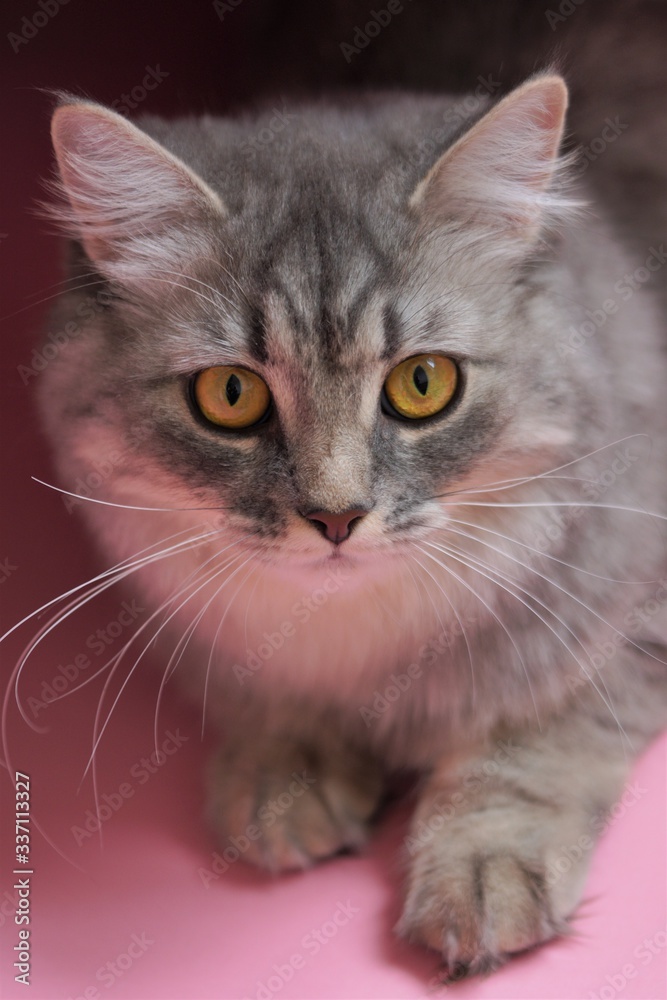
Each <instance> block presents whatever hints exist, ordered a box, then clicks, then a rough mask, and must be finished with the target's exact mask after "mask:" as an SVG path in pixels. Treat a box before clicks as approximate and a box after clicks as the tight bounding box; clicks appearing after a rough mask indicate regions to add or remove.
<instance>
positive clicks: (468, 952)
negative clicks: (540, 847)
mask: <svg viewBox="0 0 667 1000" xmlns="http://www.w3.org/2000/svg"><path fill="white" fill-rule="evenodd" d="M397 930H398V932H399V934H401V935H402V936H404V937H407V938H408V939H409V940H411V941H415V942H419V943H421V944H425V945H427V946H429V947H431V948H433V949H435V950H436V951H438V952H439V953H440V955H441V956H442V960H443V966H444V970H443V980H444V981H448V982H453V981H455V980H458V979H463V978H465V977H466V976H471V975H480V974H481V975H483V974H486V973H489V972H491V971H493V970H494V969H496V968H498V967H499V966H500V965H502V964H504V962H506V961H507V960H508V958H509V957H510V956H511V955H513V954H515V953H517V952H520V951H525V950H526V949H528V948H532V947H534V946H536V945H538V944H542V943H543V942H545V941H548V940H549V939H551V938H553V937H555V936H557V935H558V934H561V933H563V932H564V931H565V930H566V922H565V920H564V919H563V918H562V917H561V916H559V915H557V914H555V913H554V906H553V901H552V899H551V897H550V894H549V887H548V885H547V882H546V878H545V873H544V870H543V869H542V867H541V866H540V865H539V864H538V863H536V862H535V861H534V860H533V859H531V860H527V859H525V858H522V857H520V856H518V855H516V854H512V853H507V854H505V853H497V854H496V853H491V854H482V853H477V854H472V855H471V856H469V857H460V856H459V857H458V858H456V857H449V858H448V857H446V856H445V857H443V856H440V857H439V858H431V859H429V860H427V859H426V858H424V859H422V864H420V865H419V866H418V868H417V870H416V871H415V872H413V877H412V880H411V883H410V886H409V890H408V894H407V899H406V903H405V908H404V911H403V915H402V917H401V920H400V921H399V924H398V927H397Z"/></svg>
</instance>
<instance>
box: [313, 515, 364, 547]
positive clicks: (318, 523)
mask: <svg viewBox="0 0 667 1000" xmlns="http://www.w3.org/2000/svg"><path fill="white" fill-rule="evenodd" d="M366 514H368V511H367V510H366V509H365V508H363V507H352V508H351V509H350V510H344V511H343V512H342V513H341V514H332V513H331V512H330V511H328V510H316V511H313V513H312V514H306V517H307V518H308V519H309V520H310V521H312V522H313V524H314V525H315V527H316V528H317V530H318V531H321V532H322V534H323V535H324V537H325V538H328V539H329V541H330V542H333V543H334V545H340V543H341V542H344V541H345V539H346V538H349V535H350V531H351V530H352V526H353V525H354V524H355V523H356V522H357V521H360V520H361V519H362V517H365V516H366Z"/></svg>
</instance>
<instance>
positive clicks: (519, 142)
mask: <svg viewBox="0 0 667 1000" xmlns="http://www.w3.org/2000/svg"><path fill="white" fill-rule="evenodd" d="M567 103H568V94H567V88H566V86H565V83H564V81H563V79H562V78H561V77H560V76H557V75H549V76H541V77H536V78H534V79H532V80H528V81H527V82H526V83H524V84H523V85H522V86H520V87H518V88H517V89H516V90H514V91H512V93H510V94H509V95H508V96H507V97H505V98H504V99H503V100H501V101H500V102H499V103H498V104H496V105H495V107H493V108H492V109H491V110H490V111H489V112H488V113H487V114H486V115H484V117H483V118H481V119H480V120H479V121H478V122H477V123H476V124H475V125H473V126H472V128H471V129H470V130H469V131H468V132H466V133H465V134H464V135H463V136H461V137H460V138H459V139H458V140H457V141H456V142H455V143H454V144H453V146H451V147H450V148H449V149H448V150H447V151H446V152H445V153H444V154H443V155H442V156H441V157H440V159H439V160H438V161H437V162H436V163H435V164H434V166H433V167H432V168H431V169H430V170H429V172H428V174H427V175H426V177H425V178H424V179H423V180H422V181H421V182H420V184H419V185H418V186H417V188H416V190H415V191H414V193H413V195H412V198H411V200H410V204H411V205H412V206H413V207H414V208H416V209H417V210H418V211H420V213H422V214H423V215H424V217H425V218H426V219H429V220H431V221H432V222H434V223H436V224H437V223H438V222H444V221H446V220H456V221H458V222H464V223H468V222H469V223H472V224H476V225H479V226H481V227H482V228H484V229H485V230H487V231H489V232H494V233H496V234H498V235H500V236H505V237H506V238H509V239H508V240H507V242H508V244H509V245H511V243H512V242H516V241H517V240H518V241H519V242H523V243H524V244H525V243H526V242H528V243H529V244H530V243H533V242H534V241H535V240H536V239H537V236H538V235H539V232H540V228H541V226H542V225H543V224H544V222H546V221H552V218H553V216H554V215H556V216H558V213H559V210H562V209H563V208H565V207H566V206H567V204H568V203H567V202H566V201H565V199H563V198H562V197H560V196H559V194H558V192H557V191H556V190H554V189H553V182H554V180H555V176H554V175H555V173H556V172H557V169H558V166H559V159H558V150H559V146H560V142H561V138H562V135H563V126H564V121H565V112H566V110H567ZM549 217H551V218H549Z"/></svg>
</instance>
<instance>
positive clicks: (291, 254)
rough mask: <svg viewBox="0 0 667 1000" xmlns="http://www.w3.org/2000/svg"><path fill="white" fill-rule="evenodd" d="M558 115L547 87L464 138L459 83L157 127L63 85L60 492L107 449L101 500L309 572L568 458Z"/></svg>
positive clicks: (571, 391)
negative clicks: (71, 327)
mask: <svg viewBox="0 0 667 1000" xmlns="http://www.w3.org/2000/svg"><path fill="white" fill-rule="evenodd" d="M566 104H567V92H566V88H565V85H564V83H563V82H562V80H561V79H560V78H559V77H557V76H553V75H544V76H539V77H536V78H534V79H532V80H530V81H528V83H526V84H524V85H523V86H522V87H520V88H519V89H517V90H515V91H514V92H513V93H511V94H510V95H509V96H508V97H506V98H505V99H504V100H502V101H500V102H499V103H498V104H496V105H495V106H494V107H492V108H491V109H490V110H486V109H483V110H485V113H484V114H480V113H479V111H478V112H477V114H476V115H474V119H475V120H474V121H472V122H471V121H468V122H467V123H466V124H465V125H464V126H463V127H461V126H460V124H459V122H460V119H456V117H455V116H452V115H451V107H452V102H451V100H450V99H446V98H418V97H415V98H408V97H403V98H391V97H378V98H375V99H371V100H368V101H360V102H359V105H358V106H355V105H354V103H348V104H347V106H345V107H336V106H334V105H321V106H310V107H307V106H306V107H300V108H299V107H297V108H296V109H295V110H294V111H293V112H288V111H287V110H286V109H284V110H283V111H282V112H281V111H277V110H276V109H272V110H271V111H270V112H268V113H267V114H265V115H264V116H263V117H261V116H260V117H259V118H256V119H253V120H242V121H239V122H223V121H219V120H214V119H202V120H199V121H196V120H186V121H181V122H176V123H173V124H169V123H166V122H162V121H157V120H155V121H147V122H146V123H145V130H140V129H139V128H137V127H135V126H134V125H132V124H130V123H129V122H127V121H126V120H125V119H123V118H122V117H120V116H118V115H116V114H115V113H113V112H111V111H109V110H106V109H104V108H102V107H99V106H97V105H93V104H90V103H87V102H80V101H65V103H63V104H62V105H61V106H60V107H59V108H58V110H57V111H56V113H55V115H54V120H53V138H54V145H55V150H56V155H57V159H58V166H59V173H60V184H61V194H62V195H63V196H64V197H63V198H62V204H61V205H60V206H59V207H58V208H57V209H56V210H55V214H56V215H57V217H58V219H59V221H60V222H61V223H64V224H65V225H66V226H67V227H68V230H69V232H70V235H71V236H72V237H73V238H74V240H75V243H74V251H73V259H74V265H73V267H74V270H73V272H72V273H73V274H74V276H75V278H76V279H77V280H75V282H74V284H75V285H77V286H79V290H78V291H76V292H74V293H71V294H70V295H69V296H68V297H66V299H65V303H66V304H65V307H64V308H65V312H64V313H63V317H64V318H70V319H71V318H72V313H74V314H75V315H74V322H75V324H76V323H77V322H78V323H79V326H80V327H81V335H80V336H78V335H77V336H72V337H70V338H69V339H68V343H67V345H66V348H65V349H64V350H63V351H62V352H61V355H60V357H59V359H58V362H57V364H54V365H53V372H52V374H50V376H49V379H48V382H47V386H46V390H45V393H44V396H45V408H46V413H47V421H48V423H49V425H50V427H51V430H52V434H53V436H54V437H55V438H57V440H58V442H59V445H60V449H61V454H62V455H63V456H66V457H65V458H63V464H64V466H65V469H66V471H67V473H68V476H69V482H68V483H65V485H66V486H68V488H69V489H73V490H74V491H76V482H77V477H78V481H79V482H83V483H86V482H87V479H86V476H87V475H89V474H90V471H91V469H92V470H95V468H96V467H97V465H99V464H102V463H104V464H105V468H106V467H109V466H110V472H109V474H108V475H104V474H103V473H100V476H99V477H98V478H99V479H100V481H101V482H100V484H99V486H96V487H95V489H94V490H92V495H93V497H94V498H95V499H99V500H103V501H107V502H115V503H119V504H123V503H124V504H130V505H137V506H144V507H159V508H185V509H187V510H188V511H191V510H192V509H197V510H202V509H204V510H206V511H208V512H209V513H208V514H207V515H204V514H199V513H198V514H196V515H192V514H190V513H188V514H185V513H184V514H183V519H184V523H185V519H186V518H190V520H192V517H194V516H196V517H198V518H199V520H200V521H202V520H203V519H204V517H205V516H208V517H210V516H212V515H211V512H215V511H216V509H219V510H220V511H221V515H220V516H221V518H222V521H223V523H224V531H225V533H226V534H227V535H228V536H229V537H231V538H233V537H234V536H235V535H237V536H238V537H243V538H244V539H245V542H244V544H245V545H246V546H247V547H248V548H250V549H253V550H255V551H256V552H257V554H258V556H260V557H261V558H264V559H266V560H268V561H273V562H276V561H278V562H280V563H281V564H282V565H285V566H289V565H294V566H296V565H302V566H307V565H313V564H318V565H321V564H322V562H323V561H324V560H327V559H329V558H341V557H345V556H347V557H348V561H349V562H350V563H354V562H357V563H363V562H372V561H377V556H378V554H381V555H391V554H394V553H396V552H400V551H401V543H407V544H409V543H410V541H411V540H412V539H415V538H419V537H422V536H424V534H425V533H426V534H427V533H428V532H429V531H431V530H433V529H436V528H437V527H438V526H439V525H441V524H442V523H443V518H445V517H446V507H444V506H443V504H442V497H443V495H445V494H448V493H452V492H454V491H460V490H462V489H463V488H468V489H473V488H480V487H482V486H484V485H485V484H488V483H493V482H496V481H498V480H506V479H509V478H511V477H519V476H525V475H528V474H530V472H539V471H543V470H544V469H545V468H547V467H551V466H556V465H558V461H559V458H561V457H562V456H564V455H568V454H569V451H568V449H569V447H570V446H571V444H572V441H573V440H574V437H575V434H576V433H577V427H578V425H579V424H580V422H581V413H580V412H579V404H578V402H577V400H578V391H577V386H576V377H573V373H572V372H570V371H567V370H566V366H565V362H563V361H562V359H561V358H560V357H559V355H558V353H557V350H556V346H557V343H558V341H559V338H561V337H562V334H563V329H564V321H563V316H562V314H561V312H560V309H561V304H562V299H561V298H559V296H558V295H555V294H553V288H554V284H557V283H558V280H560V279H559V278H558V274H559V268H560V265H558V264H557V263H555V262H554V260H553V258H554V253H553V247H552V246H551V245H550V243H549V242H548V241H547V240H546V239H545V233H546V232H550V233H553V231H554V222H555V223H558V222H559V220H560V219H561V218H562V217H564V215H565V214H566V212H567V204H566V202H565V199H564V198H563V197H562V193H561V191H560V187H559V183H558V179H557V173H558V168H559V160H558V151H559V145H560V141H561V137H562V131H563V122H564V115H565V110H566ZM281 116H282V117H281ZM453 120H454V122H455V124H447V123H448V122H452V121H453ZM272 122H273V123H274V124H273V125H272ZM149 133H150V135H149ZM424 143H426V145H425V144H424ZM249 149H252V154H253V155H252V156H249V155H248V150H249ZM419 150H421V153H419ZM424 150H426V152H424ZM429 150H431V152H428V151H429ZM547 272H548V275H549V277H548V279H547V278H546V277H545V274H547ZM100 291H101V292H102V293H103V294H102V295H100V294H99V293H100ZM84 310H87V313H86V314H85V319H84ZM137 428H140V430H141V433H139V434H137ZM110 456H115V458H114V457H110ZM91 489H92V488H91ZM80 491H81V490H80ZM83 492H86V491H85V490H84V491H83ZM88 492H91V491H90V490H89V491H88ZM145 516H147V517H151V516H152V515H150V514H146V515H145Z"/></svg>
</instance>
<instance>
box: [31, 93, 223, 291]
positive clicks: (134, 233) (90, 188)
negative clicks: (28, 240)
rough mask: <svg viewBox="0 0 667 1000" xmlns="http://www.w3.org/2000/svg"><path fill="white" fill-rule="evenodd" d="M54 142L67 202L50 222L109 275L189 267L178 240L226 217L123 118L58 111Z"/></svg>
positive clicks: (75, 107)
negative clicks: (183, 232)
mask: <svg viewBox="0 0 667 1000" xmlns="http://www.w3.org/2000/svg"><path fill="white" fill-rule="evenodd" d="M51 135H52V139H53V146H54V150H55V154H56V158H57V161H58V169H59V174H60V184H59V185H57V187H58V188H59V194H60V196H61V197H60V203H59V204H58V205H56V206H52V207H51V208H50V210H49V212H50V215H51V216H52V217H54V218H55V219H56V220H57V221H58V223H59V224H60V225H61V227H63V228H64V229H65V230H66V231H67V232H68V233H69V234H70V235H71V236H73V237H75V238H77V239H78V240H80V241H81V243H82V244H83V246H84V248H85V250H86V253H87V255H88V256H89V257H90V259H91V261H92V262H93V263H94V264H95V265H96V266H97V267H98V268H99V270H100V271H101V272H102V273H112V275H113V276H114V277H118V278H120V279H121V280H122V277H123V274H125V275H126V277H128V278H131V277H138V276H139V274H140V272H141V265H142V263H143V265H144V266H146V265H148V264H149V263H150V261H151V259H152V260H153V262H154V263H155V264H156V265H159V264H160V262H162V263H163V265H164V266H167V265H170V266H171V267H178V266H179V265H180V266H183V265H184V264H185V263H186V258H187V257H191V256H192V247H191V246H189V245H188V241H186V240H183V239H180V240H179V239H176V238H175V235H176V234H177V231H178V229H179V228H181V229H182V228H183V227H184V225H185V223H186V221H187V220H190V222H191V223H192V222H193V221H194V222H196V223H199V224H200V226H201V229H200V233H203V232H204V231H205V230H206V223H207V222H210V221H212V220H213V219H215V218H216V217H218V218H219V217H221V216H223V215H224V214H225V211H224V207H223V205H222V203H221V201H220V199H219V198H218V196H217V194H215V192H213V191H212V190H211V189H210V188H209V187H208V186H207V185H206V184H205V183H204V182H203V181H202V180H201V179H200V178H199V177H197V176H196V174H194V173H193V172H192V171H191V170H190V169H189V167H187V166H186V165H185V164H184V163H182V162H181V161H180V160H179V159H177V157H175V156H173V155H172V154H171V153H169V152H168V151H167V150H166V149H164V148H163V147H162V146H160V145H159V144H158V143H157V142H155V141H154V140H153V139H151V138H150V137H149V136H147V135H146V134H145V133H144V132H142V131H141V130H140V129H138V128H136V127H135V126H134V125H132V124H131V123H130V122H128V121H126V119H125V118H123V117H122V116H121V115H118V114H116V113H115V112H114V111H110V110H109V109H108V108H104V107H102V106H100V105H97V104H93V103H89V102H87V101H75V102H74V103H67V104H64V105H61V106H60V107H59V108H57V109H56V111H55V113H54V115H53V120H52V125H51Z"/></svg>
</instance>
